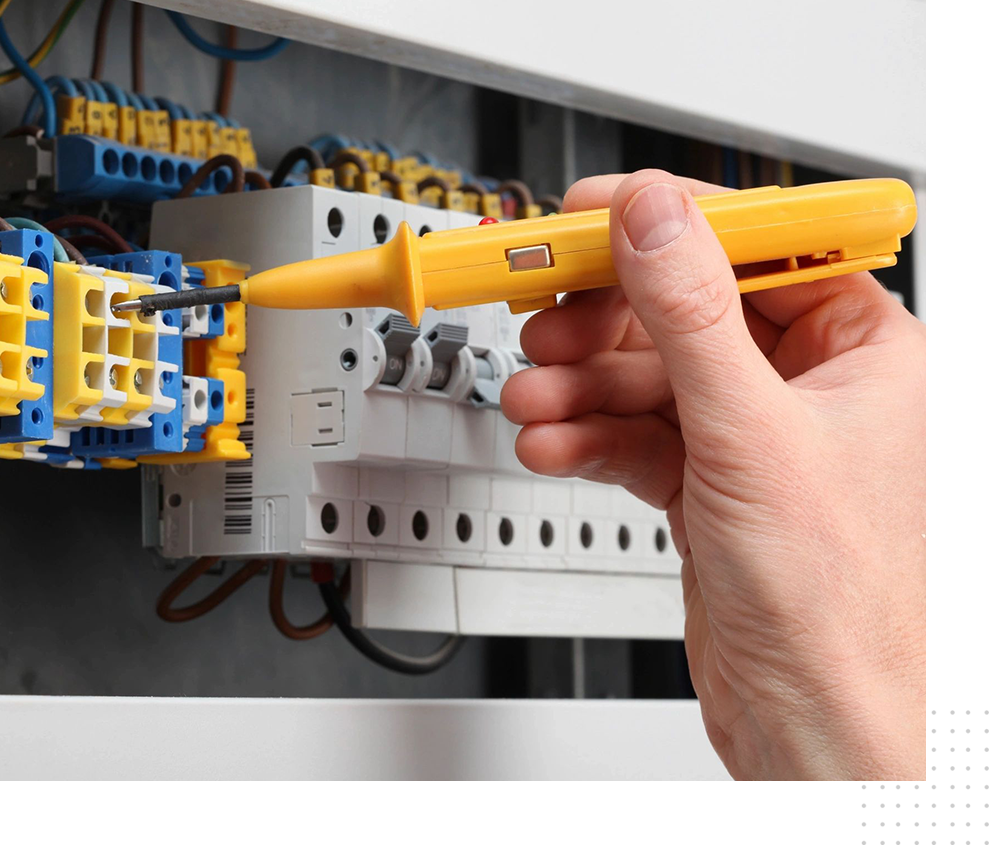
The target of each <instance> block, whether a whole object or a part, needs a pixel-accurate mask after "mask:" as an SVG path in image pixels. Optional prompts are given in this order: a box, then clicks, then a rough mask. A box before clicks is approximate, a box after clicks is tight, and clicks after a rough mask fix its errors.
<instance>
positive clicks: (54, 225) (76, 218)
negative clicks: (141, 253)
mask: <svg viewBox="0 0 989 845" xmlns="http://www.w3.org/2000/svg"><path fill="white" fill-rule="evenodd" d="M45 227H46V228H48V229H51V231H53V232H59V231H62V230H64V229H89V230H91V231H93V232H96V233H97V234H100V235H102V236H103V237H104V238H106V239H107V241H108V242H109V243H111V244H113V245H114V246H115V247H116V249H117V252H133V251H134V247H132V246H131V245H130V244H129V243H127V241H125V240H124V239H123V238H122V237H120V235H119V234H117V232H115V231H114V230H113V229H112V228H110V227H109V226H108V225H107V224H106V223H104V222H103V221H102V220H97V219H96V218H95V217H90V216H89V215H88V214H66V215H64V216H62V217H56V218H55V219H54V220H50V221H46V223H45Z"/></svg>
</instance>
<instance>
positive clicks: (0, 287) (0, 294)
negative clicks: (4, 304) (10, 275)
mask: <svg viewBox="0 0 989 845" xmlns="http://www.w3.org/2000/svg"><path fill="white" fill-rule="evenodd" d="M6 298H7V283H6V282H0V299H6Z"/></svg>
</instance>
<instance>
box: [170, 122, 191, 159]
mask: <svg viewBox="0 0 989 845" xmlns="http://www.w3.org/2000/svg"><path fill="white" fill-rule="evenodd" d="M171 132H172V152H173V153H175V154H176V155H182V156H191V155H192V151H193V138H192V121H191V120H188V119H186V118H179V119H177V120H173V121H172V122H171Z"/></svg>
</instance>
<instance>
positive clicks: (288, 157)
mask: <svg viewBox="0 0 989 845" xmlns="http://www.w3.org/2000/svg"><path fill="white" fill-rule="evenodd" d="M300 161H302V162H305V163H306V164H308V165H309V170H310V171H313V170H318V169H320V168H323V167H326V162H324V161H323V157H322V156H321V155H320V154H319V152H318V151H317V150H315V149H313V148H312V147H310V146H307V145H306V144H300V145H299V146H298V147H292V149H290V150H289V151H288V152H287V153H285V155H283V156H282V157H281V160H280V161H279V162H278V164H277V165H276V167H275V171H274V173H272V174H271V187H272V188H277V187H279V186H280V185H281V184H282V182H284V181H285V177H286V176H288V174H289V173H290V172H291V171H292V168H293V167H294V166H295V165H296V164H297V163H298V162H300Z"/></svg>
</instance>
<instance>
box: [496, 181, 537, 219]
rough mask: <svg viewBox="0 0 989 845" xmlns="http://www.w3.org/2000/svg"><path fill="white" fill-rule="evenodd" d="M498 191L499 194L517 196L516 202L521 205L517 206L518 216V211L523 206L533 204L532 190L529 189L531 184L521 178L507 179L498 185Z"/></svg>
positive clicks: (516, 214) (516, 213)
mask: <svg viewBox="0 0 989 845" xmlns="http://www.w3.org/2000/svg"><path fill="white" fill-rule="evenodd" d="M496 192H497V193H499V194H511V195H512V196H513V197H515V202H516V203H517V205H518V206H519V208H516V212H515V216H516V218H517V217H518V216H519V215H518V212H519V210H521V208H525V207H526V206H530V205H533V199H532V191H531V190H529V186H528V185H526V184H525V182H523V181H522V180H521V179H506V180H505V181H504V182H502V183H501V184H500V185H499V186H498V187H497V189H496Z"/></svg>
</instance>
